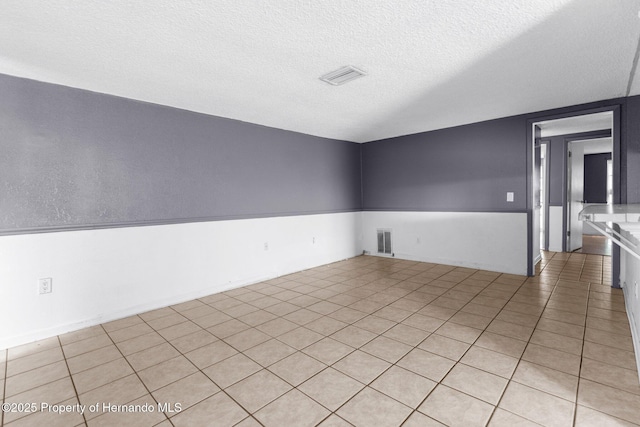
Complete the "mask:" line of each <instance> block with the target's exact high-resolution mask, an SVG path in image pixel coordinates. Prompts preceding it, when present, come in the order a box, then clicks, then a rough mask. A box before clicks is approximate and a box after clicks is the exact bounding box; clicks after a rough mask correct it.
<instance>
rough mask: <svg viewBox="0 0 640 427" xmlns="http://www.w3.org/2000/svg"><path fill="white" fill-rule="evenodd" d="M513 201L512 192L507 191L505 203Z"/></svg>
mask: <svg viewBox="0 0 640 427" xmlns="http://www.w3.org/2000/svg"><path fill="white" fill-rule="evenodd" d="M513 200H514V193H513V191H507V202H513Z"/></svg>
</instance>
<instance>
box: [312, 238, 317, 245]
mask: <svg viewBox="0 0 640 427" xmlns="http://www.w3.org/2000/svg"><path fill="white" fill-rule="evenodd" d="M312 243H313V244H314V245H315V244H316V238H315V237H314V238H313V240H312Z"/></svg>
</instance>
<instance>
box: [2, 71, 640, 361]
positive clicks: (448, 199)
mask: <svg viewBox="0 0 640 427" xmlns="http://www.w3.org/2000/svg"><path fill="white" fill-rule="evenodd" d="M0 93H1V94H2V96H0V283H1V286H0V348H3V347H7V346H12V345H17V344H20V343H23V342H27V341H30V340H35V339H39V338H43V337H46V336H51V335H55V334H59V333H62V332H65V331H69V330H72V329H77V328H80V327H83V326H87V325H90V324H96V323H100V322H104V321H107V320H111V319H115V318H118V317H123V316H126V315H128V314H131V313H135V312H141V311H144V310H149V309H152V308H155V307H160V306H164V305H168V304H172V303H177V302H180V301H184V300H187V299H191V298H194V297H197V296H200V295H206V294H211V293H215V292H218V291H221V290H224V289H228V288H231V287H235V286H241V285H244V284H248V283H252V282H255V281H259V280H263V279H266V278H270V277H275V276H278V275H281V274H286V273H289V272H293V271H298V270H301V269H304V268H309V267H313V266H316V265H321V264H325V263H329V262H332V261H336V260H339V259H344V258H347V257H352V256H355V255H357V254H360V253H362V251H363V249H364V250H367V251H369V252H371V253H375V252H376V240H375V238H376V235H375V232H376V230H377V229H379V228H385V229H387V228H390V229H392V230H393V232H394V234H393V252H394V254H395V256H397V257H399V258H406V259H416V260H424V261H434V262H441V263H447V264H453V265H461V266H465V267H474V268H483V269H489V270H496V271H502V272H509V273H518V274H526V272H527V262H528V255H527V246H528V244H529V243H528V236H527V233H528V216H529V215H530V209H531V206H530V203H529V202H528V200H527V199H528V194H529V193H528V192H529V191H530V190H529V184H530V182H529V178H528V173H529V172H528V163H529V162H530V153H529V151H530V148H531V147H530V146H529V145H530V141H527V127H528V126H529V122H530V121H531V120H537V119H540V120H542V119H543V118H546V117H549V116H551V115H554V114H558V113H567V112H571V111H582V110H584V109H588V108H599V107H609V106H613V105H617V106H620V118H621V141H620V156H619V158H618V161H619V162H620V163H619V166H618V167H619V170H620V176H621V180H620V186H621V194H622V197H621V199H622V202H626V201H627V200H628V201H629V202H633V201H636V202H637V201H640V191H639V190H638V185H637V183H638V182H640V128H639V127H638V123H640V97H635V98H625V99H618V100H609V101H602V102H599V103H594V104H590V105H588V106H575V107H569V108H566V109H562V110H554V111H550V112H540V113H532V114H528V115H521V116H515V117H508V118H503V119H498V120H492V121H488V122H483V123H475V124H470V125H465V126H459V127H455V128H450V129H442V130H438V131H432V132H425V133H421V134H416V135H408V136H404V137H399V138H393V139H389V140H383V141H377V142H371V143H367V144H362V145H360V144H354V143H351V142H345V141H336V140H330V139H324V138H318V137H313V136H309V135H303V134H298V133H294V132H287V131H283V130H277V129H271V128H266V127H262V126H257V125H253V124H249V123H243V122H238V121H233V120H227V119H221V118H216V117H211V116H205V115H201V114H196V113H192V112H188V111H182V110H177V109H173V108H168V107H163V106H158V105H151V104H146V103H140V102H136V101H131V100H126V99H122V98H117V97H111V96H106V95H101V94H96V93H91V92H86V91H81V90H76V89H70V88H65V87H60V86H55V85H50V84H44V83H38V82H34V81H30V80H25V79H19V78H15V77H9V76H0ZM248 108H249V107H248ZM507 193H513V194H514V199H513V202H508V201H507ZM50 231H52V232H50ZM42 277H52V278H53V289H54V291H53V293H51V294H48V295H42V296H40V295H38V294H37V280H38V278H42Z"/></svg>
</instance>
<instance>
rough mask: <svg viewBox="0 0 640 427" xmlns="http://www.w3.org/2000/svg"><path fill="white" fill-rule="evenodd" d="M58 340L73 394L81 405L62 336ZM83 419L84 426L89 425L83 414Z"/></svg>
mask: <svg viewBox="0 0 640 427" xmlns="http://www.w3.org/2000/svg"><path fill="white" fill-rule="evenodd" d="M56 338H57V339H58V344H59V345H60V351H61V352H62V358H63V359H64V365H65V366H66V367H67V372H68V373H69V379H70V380H71V385H72V386H73V392H74V393H75V394H76V399H77V400H78V404H80V394H78V389H77V388H76V382H75V380H74V379H73V375H72V374H71V369H69V362H68V361H67V355H66V354H65V352H64V347H63V346H62V340H61V339H60V335H58V336H57V337H56ZM82 419H83V420H84V424H85V425H88V421H87V417H86V415H85V414H84V412H83V413H82Z"/></svg>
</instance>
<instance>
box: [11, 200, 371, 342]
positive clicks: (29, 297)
mask: <svg viewBox="0 0 640 427" xmlns="http://www.w3.org/2000/svg"><path fill="white" fill-rule="evenodd" d="M361 215H362V213H361V212H351V213H336V214H323V215H301V216H289V217H277V218H260V219H245V220H234V221H214V222H200V223H189V224H175V225H161V226H148V227H130V228H114V229H102V230H88V231H70V232H58V233H45V234H27V235H15V236H3V237H0V349H1V348H7V347H12V346H15V345H19V344H23V343H27V342H31V341H34V340H38V339H42V338H46V337H50V336H53V335H57V334H61V333H65V332H68V331H72V330H76V329H80V328H83V327H86V326H90V325H94V324H99V323H102V322H106V321H110V320H114V319H117V318H121V317H125V316H128V315H131V314H134V313H140V312H143V311H147V310H151V309H155V308H158V307H163V306H166V305H170V304H175V303H179V302H182V301H186V300H189V299H193V298H197V297H201V296H204V295H209V294H213V293H216V292H220V291H223V290H226V289H230V288H234V287H238V286H242V285H246V284H249V283H253V282H258V281H261V280H265V279H269V278H273V277H276V276H280V275H283V274H287V273H291V272H295V271H299V270H303V269H306V268H310V267H315V266H318V265H322V264H327V263H330V262H334V261H338V260H341V259H345V258H349V257H353V256H356V255H359V254H361V253H362V248H361V247H360V241H359V239H357V236H358V235H359V233H360V230H361ZM314 238H315V242H314ZM265 243H266V244H268V250H265ZM44 277H51V278H52V279H53V292H52V293H51V294H46V295H38V292H37V281H38V278H44Z"/></svg>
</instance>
